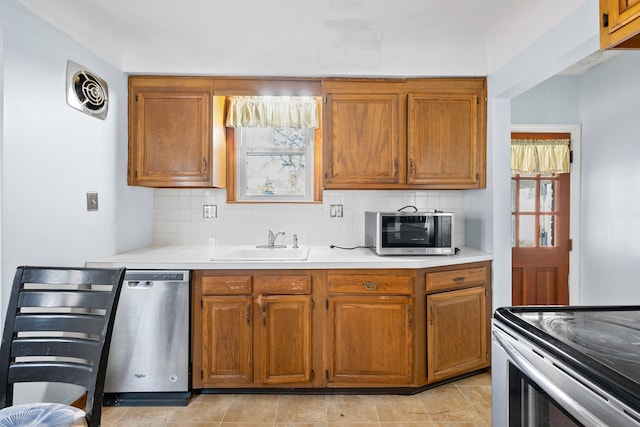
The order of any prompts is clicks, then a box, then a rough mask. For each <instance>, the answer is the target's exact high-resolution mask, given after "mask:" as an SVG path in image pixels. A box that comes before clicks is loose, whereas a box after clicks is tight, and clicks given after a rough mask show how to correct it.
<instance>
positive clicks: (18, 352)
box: [0, 266, 125, 427]
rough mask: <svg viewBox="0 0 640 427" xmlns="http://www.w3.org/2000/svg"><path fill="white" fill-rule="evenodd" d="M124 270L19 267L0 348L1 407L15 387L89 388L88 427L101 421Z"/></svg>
mask: <svg viewBox="0 0 640 427" xmlns="http://www.w3.org/2000/svg"><path fill="white" fill-rule="evenodd" d="M124 274H125V269H124V268H64V267H28V266H27V267H18V268H17V270H16V274H15V277H14V280H13V287H12V289H11V295H10V298H9V304H8V306H7V317H6V320H5V323H4V333H3V335H2V346H1V348H0V409H1V408H4V407H6V406H11V405H13V385H14V384H15V383H21V382H60V383H68V384H75V385H80V386H84V387H86V388H87V392H88V393H87V403H86V406H85V412H86V420H87V423H88V425H89V427H97V426H98V425H99V424H100V417H101V411H102V399H103V391H104V379H105V374H106V368H107V356H108V353H109V346H110V343H111V334H112V331H113V323H114V320H115V313H116V308H117V304H118V300H119V298H120V291H121V289H122V283H123V281H124Z"/></svg>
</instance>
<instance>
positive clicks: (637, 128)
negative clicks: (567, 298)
mask: <svg viewBox="0 0 640 427" xmlns="http://www.w3.org/2000/svg"><path fill="white" fill-rule="evenodd" d="M639 73H640V52H625V53H624V54H622V55H620V56H617V57H615V58H613V59H611V60H609V61H608V62H606V63H604V64H601V65H599V66H597V67H595V68H593V69H592V70H590V71H589V72H588V73H585V74H584V75H583V76H581V78H580V81H579V92H580V98H579V99H580V103H579V104H580V117H581V120H582V129H583V130H582V135H583V138H582V141H583V144H582V204H581V214H582V218H581V229H580V233H581V239H582V243H581V247H580V250H581V257H582V260H581V270H580V277H581V282H582V283H581V286H580V292H581V301H582V302H584V303H585V304H640V291H639V289H638V265H640V190H639V188H638V185H639V183H640V137H639V135H640V116H639V112H640V86H639V85H638V75H639Z"/></svg>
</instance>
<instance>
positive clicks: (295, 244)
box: [293, 234, 298, 249]
mask: <svg viewBox="0 0 640 427" xmlns="http://www.w3.org/2000/svg"><path fill="white" fill-rule="evenodd" d="M293 249H298V235H297V234H294V235H293Z"/></svg>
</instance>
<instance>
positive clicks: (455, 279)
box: [453, 276, 464, 285]
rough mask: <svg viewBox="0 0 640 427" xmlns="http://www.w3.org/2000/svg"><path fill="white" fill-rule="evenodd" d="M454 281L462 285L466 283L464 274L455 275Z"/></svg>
mask: <svg viewBox="0 0 640 427" xmlns="http://www.w3.org/2000/svg"><path fill="white" fill-rule="evenodd" d="M453 281H454V282H456V283H457V284H458V285H462V284H463V283H464V276H458V277H454V278H453Z"/></svg>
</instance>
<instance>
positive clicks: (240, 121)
mask: <svg viewBox="0 0 640 427" xmlns="http://www.w3.org/2000/svg"><path fill="white" fill-rule="evenodd" d="M227 127H273V128H278V127H279V128H283V127H291V128H313V129H315V128H317V127H318V104H317V102H316V100H315V98H313V97H311V96H234V97H231V98H230V103H229V112H228V114H227Z"/></svg>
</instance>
